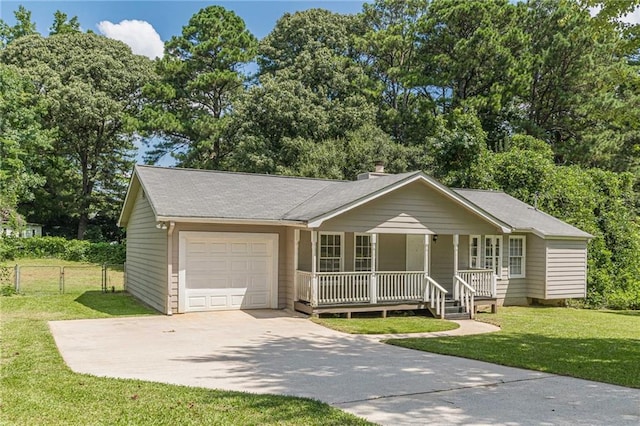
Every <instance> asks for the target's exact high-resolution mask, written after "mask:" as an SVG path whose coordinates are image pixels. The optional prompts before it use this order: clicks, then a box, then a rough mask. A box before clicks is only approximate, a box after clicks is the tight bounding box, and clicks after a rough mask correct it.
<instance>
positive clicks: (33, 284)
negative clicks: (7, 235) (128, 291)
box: [0, 264, 126, 295]
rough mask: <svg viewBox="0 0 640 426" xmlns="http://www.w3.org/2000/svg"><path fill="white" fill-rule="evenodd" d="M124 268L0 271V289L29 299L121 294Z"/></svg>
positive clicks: (21, 267) (80, 267)
mask: <svg viewBox="0 0 640 426" xmlns="http://www.w3.org/2000/svg"><path fill="white" fill-rule="evenodd" d="M125 274H126V267H125V265H124V264H120V265H117V264H104V265H101V266H94V265H86V266H85V265H73V266H31V265H15V267H6V266H5V267H1V268H0V285H2V286H10V285H12V286H13V288H14V289H15V291H16V292H18V293H22V294H29V295H40V294H42V295H46V294H64V293H82V292H85V291H96V290H101V291H102V292H105V293H106V292H116V291H123V290H125V282H126V281H125Z"/></svg>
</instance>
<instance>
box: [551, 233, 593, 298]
mask: <svg viewBox="0 0 640 426" xmlns="http://www.w3.org/2000/svg"><path fill="white" fill-rule="evenodd" d="M586 281H587V242H586V241H579V240H576V241H574V240H547V291H546V295H545V299H565V298H571V297H585V296H586Z"/></svg>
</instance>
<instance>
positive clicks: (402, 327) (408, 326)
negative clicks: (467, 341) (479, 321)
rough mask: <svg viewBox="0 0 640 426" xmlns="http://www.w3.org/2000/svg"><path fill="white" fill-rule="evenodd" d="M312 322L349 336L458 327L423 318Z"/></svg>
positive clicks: (316, 320) (433, 330)
mask: <svg viewBox="0 0 640 426" xmlns="http://www.w3.org/2000/svg"><path fill="white" fill-rule="evenodd" d="M313 322H315V323H317V324H320V325H323V326H325V327H328V328H331V329H333V330H338V331H342V332H343V333H350V334H405V333H431V332H436V331H446V330H453V329H456V328H458V327H460V326H459V325H458V324H456V323H455V322H451V321H444V320H438V319H435V318H429V317H424V316H390V317H387V318H351V319H346V318H314V319H313Z"/></svg>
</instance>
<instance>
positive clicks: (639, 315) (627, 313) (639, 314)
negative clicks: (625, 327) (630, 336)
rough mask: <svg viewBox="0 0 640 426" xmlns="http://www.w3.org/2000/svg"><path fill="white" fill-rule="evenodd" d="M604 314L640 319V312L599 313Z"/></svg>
mask: <svg viewBox="0 0 640 426" xmlns="http://www.w3.org/2000/svg"><path fill="white" fill-rule="evenodd" d="M598 312H600V313H603V314H613V315H628V316H631V317H640V311H598Z"/></svg>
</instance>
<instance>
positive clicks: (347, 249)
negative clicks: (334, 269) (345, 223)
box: [342, 232, 356, 271]
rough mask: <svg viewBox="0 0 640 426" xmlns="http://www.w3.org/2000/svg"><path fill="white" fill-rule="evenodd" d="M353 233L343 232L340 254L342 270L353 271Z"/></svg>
mask: <svg viewBox="0 0 640 426" xmlns="http://www.w3.org/2000/svg"><path fill="white" fill-rule="evenodd" d="M354 235H355V234H354V233H353V232H345V233H344V244H343V246H342V247H344V253H343V254H342V261H343V264H342V268H343V270H344V271H353V270H354V266H355V265H354V262H355V260H354V258H355V255H356V254H355V241H354V238H355V237H354Z"/></svg>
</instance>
